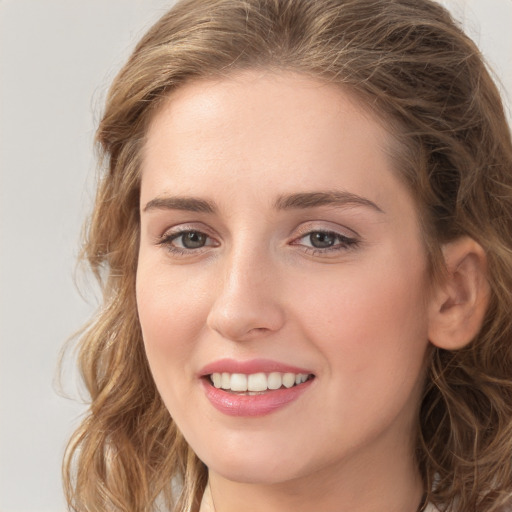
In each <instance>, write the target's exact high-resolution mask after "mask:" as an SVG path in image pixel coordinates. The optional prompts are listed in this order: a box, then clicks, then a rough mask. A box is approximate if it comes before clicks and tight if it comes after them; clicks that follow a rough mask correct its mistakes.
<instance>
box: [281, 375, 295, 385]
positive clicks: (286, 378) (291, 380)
mask: <svg viewBox="0 0 512 512" xmlns="http://www.w3.org/2000/svg"><path fill="white" fill-rule="evenodd" d="M294 384H295V374H294V373H285V374H284V375H283V386H284V387H285V388H291V387H292V386H293V385H294Z"/></svg>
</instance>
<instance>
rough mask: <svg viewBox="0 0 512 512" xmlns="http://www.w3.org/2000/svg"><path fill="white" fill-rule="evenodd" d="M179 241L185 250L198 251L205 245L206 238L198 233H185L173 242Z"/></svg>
mask: <svg viewBox="0 0 512 512" xmlns="http://www.w3.org/2000/svg"><path fill="white" fill-rule="evenodd" d="M180 239H181V244H180V245H181V246H182V247H184V248H185V249H200V248H201V247H204V246H205V245H206V242H207V240H208V236H207V235H205V234H204V233H201V232H200V231H187V232H185V233H181V234H180V235H179V236H178V237H177V238H176V239H175V241H179V240H180Z"/></svg>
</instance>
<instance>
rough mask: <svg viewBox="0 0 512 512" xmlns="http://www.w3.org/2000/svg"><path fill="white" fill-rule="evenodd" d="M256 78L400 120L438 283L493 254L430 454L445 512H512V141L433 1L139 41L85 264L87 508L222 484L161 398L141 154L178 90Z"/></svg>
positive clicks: (202, 4)
mask: <svg viewBox="0 0 512 512" xmlns="http://www.w3.org/2000/svg"><path fill="white" fill-rule="evenodd" d="M254 68H256V69H257V68H266V69H268V68H272V69H277V70H292V71H295V72H299V73H305V74H307V75H309V76H312V77H315V78H317V79H320V80H326V81H329V82H331V83H335V84H339V86H340V87H342V88H344V89H345V90H348V91H350V92H351V93H353V94H355V95H356V96H358V97H359V98H360V99H361V101H362V103H363V105H366V106H367V107H368V108H369V109H371V110H372V111H373V112H375V113H376V115H377V116H378V117H379V118H380V119H381V120H382V121H383V123H384V124H385V126H386V127H387V128H388V130H389V131H390V132H391V133H392V134H393V136H394V138H395V140H396V145H395V146H396V147H395V151H394V154H393V157H394V159H395V163H396V170H397V173H398V175H399V176H400V177H401V178H402V179H403V180H404V181H405V183H406V184H407V185H408V187H409V189H410V191H411V193H412V194H413V195H414V197H415V199H416V203H417V206H418V211H419V215H420V219H421V223H422V230H423V234H424V237H425V240H426V247H427V252H428V254H429V258H430V262H431V267H432V271H433V278H434V279H437V278H440V277H439V276H441V275H442V269H443V262H442V257H441V252H440V247H441V245H442V244H443V243H446V242H448V241H450V240H453V239H456V238H457V237H459V236H462V235H468V236H470V237H472V238H473V239H475V240H476V241H478V242H479V243H480V244H481V245H482V247H483V248H484V249H485V252H486V254H487V258H488V280H489V283H490V289H491V297H490V305H489V307H488V311H487V314H486V317H485V321H484V323H483V326H482V328H481V331H480V333H479V334H478V336H477V337H476V338H475V339H474V340H473V341H472V342H471V343H470V344H469V345H467V346H466V347H464V348H462V349H460V350H456V351H446V350H442V349H438V348H434V347H432V348H431V351H430V360H429V365H428V372H427V376H426V383H425V390H424V395H423V399H422V404H421V409H420V417H419V420H418V424H419V427H418V432H417V453H416V456H417V461H418V465H419V468H420V471H421V474H422V477H423V480H424V485H425V490H426V492H428V494H429V496H428V497H429V500H430V501H431V502H433V503H434V504H436V505H437V506H438V507H439V508H440V509H441V510H446V511H454V510H455V509H457V510H459V511H460V510H463V511H465V512H496V511H498V510H500V509H501V507H503V505H504V504H505V503H506V502H507V500H508V499H509V498H510V494H511V490H512V467H511V459H512V143H511V135H510V131H509V128H508V125H507V121H506V118H505V115H504V110H503V106H502V103H501V99H500V96H499V93H498V90H497V88H496V86H495V84H494V82H493V80H492V78H491V76H490V74H489V72H488V70H487V69H486V66H485V63H484V61H483V58H482V55H481V54H480V52H479V50H478V49H477V47H476V46H475V44H474V43H473V42H472V41H471V40H470V39H469V38H468V37H467V36H466V35H465V34H464V33H463V31H462V30H461V29H460V28H459V26H458V25H457V24H456V23H455V22H454V21H453V20H452V18H451V17H450V15H449V13H448V12H447V11H446V10H445V9H444V8H442V7H441V6H440V5H438V4H437V3H435V2H433V1H431V0H315V1H311V0H184V1H181V2H179V3H178V4H176V5H175V6H174V7H173V8H172V9H171V10H170V11H169V12H168V13H167V14H165V15H164V16H163V17H162V18H161V19H160V20H159V21H158V22H157V23H156V24H155V25H154V26H153V27H152V28H151V29H150V30H149V32H148V33H147V34H146V35H145V36H144V37H143V38H142V40H141V41H140V42H139V43H138V45H137V46H136V48H135V50H134V52H133V54H132V55H131V57H130V58H129V60H128V62H127V63H126V64H125V66H124V67H123V68H122V69H121V71H120V72H119V74H118V75H117V77H116V78H115V80H114V82H113V84H112V86H111V89H110V92H109V94H108V98H107V101H106V106H105V110H104V114H103V117H102V119H101V122H100V124H99V128H98V131H97V135H96V141H97V145H98V147H99V150H100V153H101V155H102V169H103V174H102V176H101V179H100V181H99V184H98V190H97V197H96V203H95V206H94V211H93V214H92V217H91V219H90V221H89V224H88V227H87V233H86V240H85V245H84V254H83V256H84V259H85V260H86V261H87V262H88V264H89V265H90V268H91V269H92V271H93V273H94V274H95V275H96V277H97V278H98V280H99V282H100V284H101V287H102V290H103V304H102V306H101V308H100V309H99V311H98V313H97V315H96V316H95V318H94V319H93V320H92V321H91V323H90V324H89V325H88V326H87V327H86V328H85V329H84V331H83V332H82V334H81V335H80V338H79V356H78V359H79V366H80V369H81V374H82V376H83V380H84V382H85V384H86V386H87V389H88V392H89V393H90V396H91V402H90V408H89V410H88V413H87V415H86V417H85V419H84V420H83V423H82V424H81V425H80V427H79V428H78V429H77V431H76V432H75V433H74V434H73V436H72V438H71V440H70V442H69V445H68V449H67V452H66V457H65V461H64V481H65V489H66V494H67V499H68V503H69V506H70V508H71V509H72V510H75V511H79V512H86V511H87V512H92V511H94V512H97V511H98V510H101V511H116V512H117V511H125V512H142V511H144V512H150V511H152V510H156V509H157V507H158V504H159V503H161V504H164V505H165V506H166V507H168V509H169V510H173V511H176V512H188V511H193V510H197V508H198V506H199V502H200V499H201V494H202V492H203V490H204V488H205V485H206V480H207V470H206V467H205V466H204V464H203V463H202V462H201V461H200V460H199V459H198V458H197V456H196V455H195V454H194V453H193V451H192V450H191V448H190V447H189V446H188V445H187V443H186V442H185V440H184V439H183V437H182V436H181V434H180V432H179V431H178V429H177V427H176V425H175V424H174V423H173V420H172V418H171V417H170V415H169V413H168V411H167V410H166V408H165V406H164V404H163V402H162V400H161V398H160V396H159V394H158V392H157V390H156V387H155V384H154V383H153V379H152V377H151V373H150V370H149V367H148V362H147V360H146V356H145V352H144V347H143V341H142V335H141V330H140V326H139V321H138V317H137V309H136V302H135V274H136V268H137V252H138V243H139V241H138V238H139V213H138V211H139V187H140V162H141V150H142V148H143V146H144V142H145V135H146V131H147V127H148V124H149V122H150V121H151V119H152V118H153V115H154V113H155V112H156V111H157V110H158V108H159V106H160V105H161V103H162V102H163V101H164V100H165V99H166V98H167V97H168V96H169V94H170V93H171V92H172V91H173V90H175V89H176V88H178V87H181V86H182V85H183V84H185V83H187V82H189V81H192V80H195V79H197V78H205V77H225V76H230V75H231V74H232V73H235V72H237V71H241V70H244V69H254ZM436 276H437V277H436Z"/></svg>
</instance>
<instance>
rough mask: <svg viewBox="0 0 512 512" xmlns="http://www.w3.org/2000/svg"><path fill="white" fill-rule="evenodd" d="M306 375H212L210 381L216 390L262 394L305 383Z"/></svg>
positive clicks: (261, 373)
mask: <svg viewBox="0 0 512 512" xmlns="http://www.w3.org/2000/svg"><path fill="white" fill-rule="evenodd" d="M308 377H309V375H308V374H307V373H280V372H271V373H269V374H265V373H263V372H260V373H251V374H250V375H246V374H244V373H226V372H224V373H212V374H211V375H210V380H211V382H212V384H213V385H214V386H215V387H216V388H222V389H225V390H230V391H237V392H249V393H252V392H262V391H267V390H268V389H271V390H272V389H279V388H281V387H283V386H284V387H285V388H291V387H293V386H297V385H299V384H302V383H303V382H306V381H307V380H308Z"/></svg>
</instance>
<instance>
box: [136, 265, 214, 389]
mask: <svg viewBox="0 0 512 512" xmlns="http://www.w3.org/2000/svg"><path fill="white" fill-rule="evenodd" d="M203 298H204V296H203V294H202V293H201V290H199V289H197V288H196V287H195V286H194V281H193V280H191V279H188V280H185V281H183V282H180V280H179V278H177V277H176V276H173V279H169V278H168V277H166V273H165V272H164V271H163V270H162V268H161V266H160V267H159V266H157V265H151V264H144V262H143V263H142V264H141V265H139V269H138V273H137V308H138V313H139V320H140V324H141V328H142V335H143V339H144V345H145V348H146V354H147V357H148V361H149V365H150V368H151V371H152V374H153V377H154V379H155V382H156V385H157V387H158V388H160V389H161V388H162V387H163V386H165V387H166V388H168V390H169V389H170V390H172V389H176V388H177V387H178V388H179V387H180V386H181V382H178V383H177V385H176V382H174V381H175V380H178V379H177V378H176V375H177V374H178V371H177V370H179V372H180V373H181V374H183V369H188V368H190V366H191V365H192V363H193V355H194V349H195V347H196V343H195V342H196V341H197V340H198V339H199V338H200V335H201V332H202V329H203V328H204V315H205V314H206V311H207V310H206V308H205V307H204V300H203ZM191 304H193V305H194V307H191ZM190 373H191V372H186V373H185V374H187V375H188V374H190ZM171 382H172V384H171ZM183 384H185V382H183ZM161 391H162V389H161ZM167 392H168V391H167ZM164 394H167V393H164Z"/></svg>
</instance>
